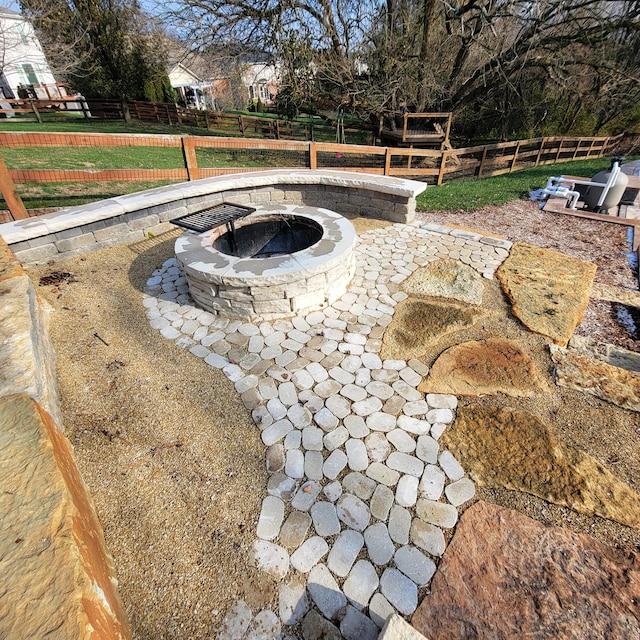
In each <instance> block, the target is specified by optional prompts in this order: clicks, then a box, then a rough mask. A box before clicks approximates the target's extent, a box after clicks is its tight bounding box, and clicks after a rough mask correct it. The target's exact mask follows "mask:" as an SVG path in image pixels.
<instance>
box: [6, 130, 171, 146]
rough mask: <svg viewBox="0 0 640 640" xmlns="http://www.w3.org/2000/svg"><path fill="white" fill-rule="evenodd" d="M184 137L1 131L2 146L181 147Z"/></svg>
mask: <svg viewBox="0 0 640 640" xmlns="http://www.w3.org/2000/svg"><path fill="white" fill-rule="evenodd" d="M181 139H182V136H175V135H169V134H167V135H162V134H160V135H149V134H143V133H117V134H111V133H40V132H17V131H16V132H12V131H0V147H179V146H180V145H181V144H182V143H181Z"/></svg>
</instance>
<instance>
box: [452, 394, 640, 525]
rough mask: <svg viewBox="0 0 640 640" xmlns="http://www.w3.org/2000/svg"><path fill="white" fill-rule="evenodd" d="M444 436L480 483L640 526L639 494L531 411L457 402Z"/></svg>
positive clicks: (465, 466) (459, 459) (457, 457)
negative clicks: (560, 438)
mask: <svg viewBox="0 0 640 640" xmlns="http://www.w3.org/2000/svg"><path fill="white" fill-rule="evenodd" d="M440 442H441V443H442V445H443V446H444V447H447V448H448V449H449V450H450V451H451V452H452V453H453V454H454V455H455V457H456V459H457V460H458V461H459V462H460V464H461V465H462V466H463V467H464V468H465V469H466V470H467V471H468V472H469V474H470V475H471V477H472V478H473V479H474V480H475V481H476V482H478V483H479V484H481V485H484V486H489V487H504V488H506V489H512V490H515V491H523V492H525V493H530V494H531V495H534V496H538V497H539V498H542V499H543V500H547V501H548V502H552V503H554V504H559V505H563V506H566V507H569V508H570V509H574V510H575V511H578V512H580V513H587V514H590V515H593V514H595V515H598V516H601V517H602V518H607V519H609V520H615V521H616V522H620V523H622V524H625V525H627V526H629V527H634V528H636V529H640V496H639V495H638V494H637V493H636V492H635V491H634V490H633V489H632V488H631V487H630V486H629V485H627V484H626V483H624V482H622V481H621V480H619V479H618V478H617V477H616V476H615V475H614V474H613V473H611V471H609V470H608V469H607V468H606V467H605V466H604V465H602V464H601V463H600V462H598V461H597V460H596V459H595V458H593V457H591V456H589V455H587V454H586V453H584V452H582V451H579V450H577V449H574V448H572V447H569V446H568V445H566V444H564V443H562V442H559V441H557V440H556V439H555V438H554V437H553V435H552V434H551V433H550V431H549V430H548V429H547V427H546V425H545V424H544V423H543V422H542V421H541V420H540V419H539V418H538V417H537V416H534V415H533V414H531V413H528V412H526V411H518V410H517V409H512V408H510V407H504V408H492V407H487V406H481V405H470V406H467V407H459V408H458V410H457V415H456V420H455V423H454V424H453V426H452V427H451V428H449V429H447V431H446V432H445V433H444V434H443V435H442V436H441V440H440Z"/></svg>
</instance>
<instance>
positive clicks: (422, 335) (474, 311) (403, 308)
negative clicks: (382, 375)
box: [380, 297, 487, 360]
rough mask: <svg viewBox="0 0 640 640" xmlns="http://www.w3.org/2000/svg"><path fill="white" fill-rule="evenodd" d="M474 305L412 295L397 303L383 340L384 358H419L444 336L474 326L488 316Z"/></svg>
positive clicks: (382, 354) (381, 355) (382, 355)
mask: <svg viewBox="0 0 640 640" xmlns="http://www.w3.org/2000/svg"><path fill="white" fill-rule="evenodd" d="M486 313H487V312H486V311H484V310H482V309H480V308H478V307H475V306H469V305H464V304H461V303H456V302H453V301H448V302H445V301H442V300H438V299H436V298H424V299H422V298H414V297H409V298H407V299H406V300H403V301H402V302H400V303H398V305H397V306H396V308H395V313H394V314H393V320H392V322H391V324H390V325H389V326H388V327H387V330H386V331H385V333H384V337H383V340H382V349H381V351H380V357H381V358H382V359H383V360H411V359H412V358H420V357H421V356H422V355H423V354H425V353H426V352H427V350H428V349H429V347H430V346H432V345H433V344H435V343H436V342H437V341H438V340H439V339H440V338H441V337H442V336H444V335H447V334H449V333H453V332H456V331H462V330H463V329H467V328H468V327H471V326H473V325H474V324H475V323H476V322H478V320H480V319H481V318H482V317H484V316H485V315H486Z"/></svg>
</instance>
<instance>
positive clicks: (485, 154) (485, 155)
mask: <svg viewBox="0 0 640 640" xmlns="http://www.w3.org/2000/svg"><path fill="white" fill-rule="evenodd" d="M486 159H487V145H486V144H485V145H484V149H483V150H482V158H480V166H479V167H478V178H480V176H481V175H482V169H484V161H485V160H486Z"/></svg>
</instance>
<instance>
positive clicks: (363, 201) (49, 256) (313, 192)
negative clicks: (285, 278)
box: [0, 169, 427, 264]
mask: <svg viewBox="0 0 640 640" xmlns="http://www.w3.org/2000/svg"><path fill="white" fill-rule="evenodd" d="M426 186H427V185H426V184H424V183H423V182H416V181H413V180H404V179H402V178H393V177H389V176H378V175H369V174H365V173H355V172H347V171H328V170H322V169H316V170H312V169H296V170H293V171H292V170H291V169H286V170H284V169H282V170H272V171H256V172H249V173H237V174H230V175H225V176H218V177H216V178H206V179H204V180H194V181H193V182H184V183H180V184H175V185H170V186H167V187H159V188H157V189H151V190H149V191H140V192H138V193H132V194H129V195H125V196H119V197H117V198H111V199H109V200H101V201H100V202H94V203H91V204H87V205H82V206H79V207H72V208H69V209H64V210H62V211H59V212H57V213H49V214H46V215H44V216H38V217H37V218H27V219H26V220H16V221H13V222H7V223H5V224H1V225H0V236H2V237H3V238H4V240H5V241H6V243H7V244H8V245H9V246H10V247H11V249H12V250H13V252H14V253H15V255H16V256H17V258H18V259H19V260H20V261H21V262H22V263H23V264H29V263H38V262H47V261H49V260H55V259H60V258H67V257H71V256H74V255H77V254H79V253H86V252H87V251H91V250H94V249H101V248H103V247H108V246H112V245H114V244H120V243H123V242H135V241H138V240H143V239H144V238H145V237H147V236H148V234H153V235H158V234H160V233H162V232H164V231H168V230H170V229H172V228H174V227H173V225H171V224H170V223H169V220H172V219H173V218H177V217H178V216H181V215H185V214H187V213H193V212H196V211H200V210H202V209H205V208H207V207H210V206H213V205H216V204H220V203H221V202H226V201H230V202H233V203H236V204H268V203H270V202H277V203H284V204H293V205H301V204H303V205H308V206H311V207H322V208H326V209H330V210H332V211H335V212H337V213H340V214H342V215H343V216H345V217H347V218H349V217H355V216H364V217H369V218H376V219H381V220H389V221H391V222H405V223H406V222H412V221H413V219H414V216H415V209H416V196H417V195H418V194H420V193H422V192H423V191H424V190H425V189H426Z"/></svg>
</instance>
